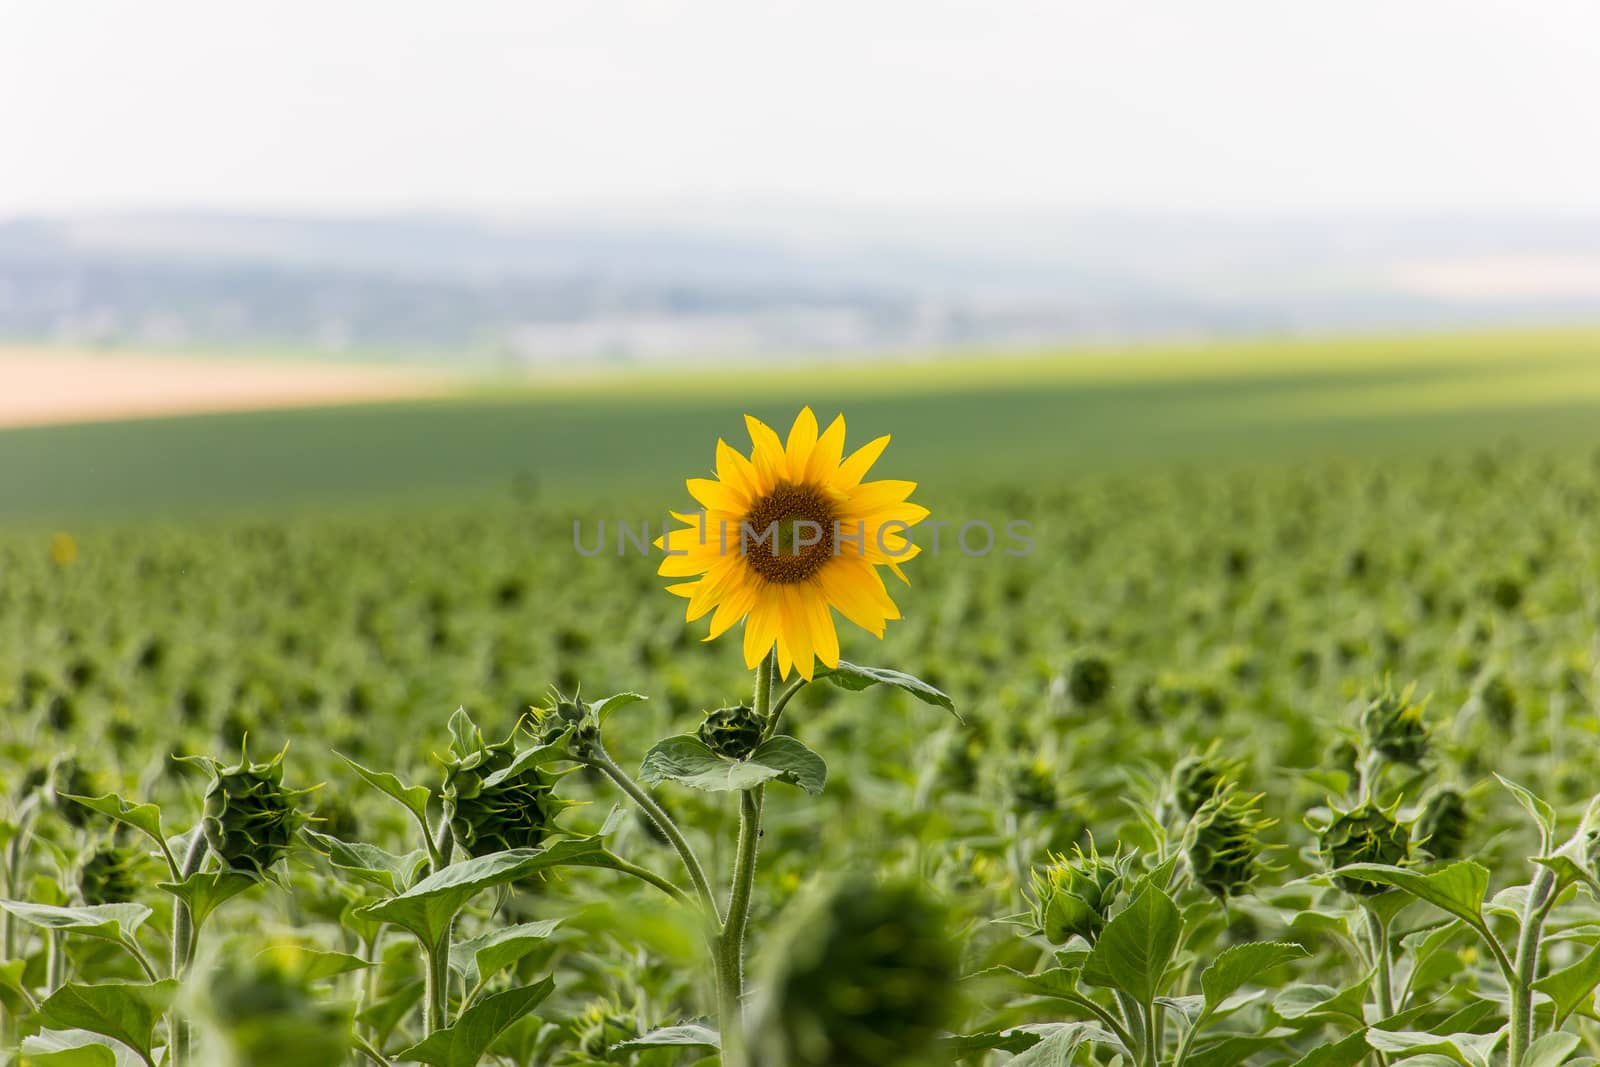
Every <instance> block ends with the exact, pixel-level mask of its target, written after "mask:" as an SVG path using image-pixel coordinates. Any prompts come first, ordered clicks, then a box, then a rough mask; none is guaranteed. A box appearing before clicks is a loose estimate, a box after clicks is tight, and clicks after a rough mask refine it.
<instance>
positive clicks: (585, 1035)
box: [572, 1000, 640, 1063]
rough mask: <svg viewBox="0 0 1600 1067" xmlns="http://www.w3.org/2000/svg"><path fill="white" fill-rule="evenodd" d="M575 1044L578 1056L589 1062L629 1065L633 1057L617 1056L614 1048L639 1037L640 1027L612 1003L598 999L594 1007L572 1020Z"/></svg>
mask: <svg viewBox="0 0 1600 1067" xmlns="http://www.w3.org/2000/svg"><path fill="white" fill-rule="evenodd" d="M572 1033H573V1039H574V1043H575V1044H576V1045H577V1050H578V1054H579V1055H580V1056H582V1057H583V1058H584V1060H585V1061H586V1062H592V1063H627V1062H629V1060H630V1058H631V1056H630V1055H629V1054H627V1053H621V1054H617V1055H615V1056H613V1054H612V1052H611V1048H612V1046H614V1045H618V1044H621V1043H622V1042H624V1041H630V1040H632V1039H633V1038H636V1037H638V1036H639V1033H640V1030H639V1024H638V1022H637V1021H636V1020H635V1019H634V1018H633V1016H631V1015H629V1014H628V1013H627V1012H625V1011H623V1010H622V1008H621V1007H619V1006H618V1005H617V1004H615V1003H614V1002H612V1001H608V1000H598V1001H595V1002H594V1003H593V1004H590V1005H589V1006H588V1007H587V1008H585V1009H584V1010H583V1014H581V1015H579V1016H578V1017H577V1018H576V1019H574V1020H573V1021H572Z"/></svg>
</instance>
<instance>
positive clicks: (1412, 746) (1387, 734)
mask: <svg viewBox="0 0 1600 1067" xmlns="http://www.w3.org/2000/svg"><path fill="white" fill-rule="evenodd" d="M1415 690H1416V684H1415V683H1413V684H1411V685H1409V686H1407V687H1406V688H1405V691H1404V692H1401V693H1398V694H1397V693H1395V691H1394V690H1393V689H1391V688H1390V687H1389V684H1388V683H1387V682H1385V683H1384V687H1383V692H1381V693H1379V694H1378V695H1377V696H1376V697H1375V698H1374V699H1373V700H1372V702H1371V703H1369V704H1368V705H1367V708H1366V710H1365V711H1364V712H1362V714H1361V732H1362V735H1363V736H1364V737H1365V738H1366V742H1367V747H1368V748H1370V749H1371V750H1372V751H1374V752H1377V753H1379V754H1380V755H1382V756H1383V758H1384V759H1387V760H1389V761H1390V762H1392V763H1401V764H1405V765H1406V766H1409V767H1415V766H1417V765H1418V764H1420V763H1421V762H1422V761H1423V759H1424V758H1425V757H1426V756H1427V755H1428V726H1427V724H1426V723H1424V722H1423V721H1422V709H1423V707H1424V706H1425V705H1426V704H1427V701H1422V702H1421V703H1417V702H1414V701H1413V700H1412V699H1411V697H1412V693H1413V692H1414V691H1415Z"/></svg>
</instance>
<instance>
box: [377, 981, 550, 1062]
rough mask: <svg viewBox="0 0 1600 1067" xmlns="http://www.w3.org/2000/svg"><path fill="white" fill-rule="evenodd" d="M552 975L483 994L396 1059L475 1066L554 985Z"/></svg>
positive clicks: (548, 993) (547, 994)
mask: <svg viewBox="0 0 1600 1067" xmlns="http://www.w3.org/2000/svg"><path fill="white" fill-rule="evenodd" d="M555 985H556V983H555V979H554V978H545V979H543V980H542V981H539V982H536V983H534V984H533V985H529V986H519V987H517V988H516V989H508V990H506V991H505V992H503V993H496V994H495V995H494V996H492V997H485V998H484V999H483V1000H480V1001H479V1002H478V1003H476V1004H474V1005H473V1006H472V1007H470V1008H468V1009H467V1010H466V1011H465V1012H463V1013H462V1015H461V1018H459V1019H457V1020H456V1021H455V1023H454V1025H452V1026H447V1027H445V1028H444V1029H443V1030H439V1031H437V1032H435V1033H433V1034H430V1035H429V1036H428V1037H427V1038H426V1039H424V1040H423V1041H420V1042H418V1043H417V1044H415V1045H412V1046H411V1047H410V1048H408V1049H405V1050H403V1051H401V1052H400V1053H398V1054H397V1055H396V1056H395V1058H396V1059H400V1060H415V1061H416V1062H418V1063H427V1064H431V1065H432V1067H476V1065H477V1063H478V1061H479V1060H481V1059H483V1057H484V1054H485V1053H486V1052H488V1051H489V1046H490V1045H492V1044H494V1042H495V1039H496V1038H498V1037H499V1036H500V1035H501V1034H503V1033H505V1032H506V1030H508V1029H510V1027H511V1025H512V1024H513V1023H515V1022H516V1021H517V1020H518V1019H520V1018H522V1017H523V1016H524V1015H527V1014H528V1013H529V1012H530V1011H532V1010H533V1009H534V1008H536V1007H538V1006H539V1002H540V1001H542V1000H544V998H545V997H548V996H549V995H550V991H551V990H553V989H554V988H555Z"/></svg>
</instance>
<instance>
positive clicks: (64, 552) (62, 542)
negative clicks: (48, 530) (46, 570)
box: [50, 533, 78, 567]
mask: <svg viewBox="0 0 1600 1067" xmlns="http://www.w3.org/2000/svg"><path fill="white" fill-rule="evenodd" d="M50 558H51V559H52V560H54V561H55V565H56V566H57V567H67V566H70V565H71V564H73V563H75V562H77V559H78V542H77V541H74V540H73V539H72V535H71V534H69V533H58V534H55V535H54V536H52V537H51V538H50Z"/></svg>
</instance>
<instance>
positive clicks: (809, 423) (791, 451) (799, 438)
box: [783, 406, 817, 482]
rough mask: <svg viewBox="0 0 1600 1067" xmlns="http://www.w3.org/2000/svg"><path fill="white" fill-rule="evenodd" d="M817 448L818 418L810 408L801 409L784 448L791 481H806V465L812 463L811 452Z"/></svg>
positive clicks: (790, 429)
mask: <svg viewBox="0 0 1600 1067" xmlns="http://www.w3.org/2000/svg"><path fill="white" fill-rule="evenodd" d="M815 447H817V416H816V414H815V413H814V412H813V411H812V410H811V408H810V407H809V406H807V407H803V408H801V409H800V414H798V415H796V416H795V417H794V425H793V426H791V427H789V443H788V444H787V445H785V446H784V450H783V451H784V459H785V461H786V466H787V468H788V473H789V479H790V480H791V481H796V482H799V481H804V480H805V476H806V464H808V463H809V462H811V450H812V449H813V448H815Z"/></svg>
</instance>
